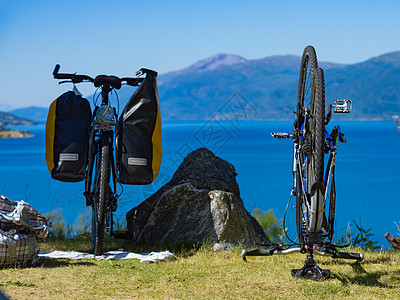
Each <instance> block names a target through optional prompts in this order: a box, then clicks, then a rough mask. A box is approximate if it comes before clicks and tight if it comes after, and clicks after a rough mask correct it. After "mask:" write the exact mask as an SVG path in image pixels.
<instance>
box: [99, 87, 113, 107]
mask: <svg viewBox="0 0 400 300" xmlns="http://www.w3.org/2000/svg"><path fill="white" fill-rule="evenodd" d="M110 92H111V87H110V86H109V85H108V84H104V85H102V86H101V104H102V105H108V94H109V93H110Z"/></svg>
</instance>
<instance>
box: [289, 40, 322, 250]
mask: <svg viewBox="0 0 400 300" xmlns="http://www.w3.org/2000/svg"><path fill="white" fill-rule="evenodd" d="M295 130H296V132H297V134H298V140H297V142H298V144H299V147H298V150H296V151H297V153H296V164H297V167H296V169H297V171H296V225H297V232H298V237H299V241H300V243H302V244H305V243H314V242H317V240H318V232H319V231H320V230H321V226H322V220H323V214H324V210H325V207H324V205H325V204H324V184H323V175H324V174H323V169H324V146H325V143H324V139H325V86H324V74H323V70H322V69H321V68H319V67H318V63H317V57H316V54H315V50H314V48H313V47H312V46H307V47H306V48H305V50H304V53H303V57H302V62H301V67H300V76H299V87H298V99H297V109H296V122H295Z"/></svg>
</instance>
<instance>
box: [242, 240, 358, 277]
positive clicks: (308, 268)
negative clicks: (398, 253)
mask: <svg viewBox="0 0 400 300" xmlns="http://www.w3.org/2000/svg"><path fill="white" fill-rule="evenodd" d="M265 246H269V249H251V250H242V257H243V260H244V261H247V260H246V256H271V255H283V254H290V253H294V252H300V253H307V259H306V261H305V262H304V266H303V267H302V268H300V269H292V271H291V274H292V276H293V277H296V278H301V279H313V280H325V279H328V278H329V276H330V273H331V272H330V270H328V269H321V268H320V267H318V266H317V263H316V261H315V260H314V256H313V254H314V253H315V254H318V255H321V256H330V257H332V258H344V259H355V260H356V261H355V264H358V263H360V262H361V261H362V260H363V259H364V254H362V253H349V252H339V251H337V249H336V247H335V246H333V245H329V246H323V247H321V248H320V249H313V247H312V246H311V247H308V248H305V247H304V246H303V247H292V248H288V249H283V247H282V246H281V245H276V244H271V245H265Z"/></svg>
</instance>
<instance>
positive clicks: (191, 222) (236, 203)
mask: <svg viewBox="0 0 400 300" xmlns="http://www.w3.org/2000/svg"><path fill="white" fill-rule="evenodd" d="M236 175H237V173H236V172H235V168H234V167H233V165H231V164H230V163H229V162H227V161H225V160H223V159H221V158H219V157H217V156H215V155H214V154H213V153H212V152H211V151H209V150H208V149H205V148H200V149H197V150H196V151H193V152H192V153H190V154H189V155H188V156H187V157H186V158H185V159H184V161H183V162H182V164H181V165H180V166H179V167H178V169H177V170H176V172H175V173H174V175H173V177H172V179H171V181H170V182H168V183H167V184H165V185H164V186H163V187H162V188H160V189H159V190H158V191H157V192H156V193H155V194H153V195H152V196H151V197H150V198H148V199H146V200H145V201H143V202H142V203H141V204H140V205H138V206H137V207H135V208H133V209H132V210H130V211H129V212H128V213H127V215H126V219H127V225H128V230H130V231H131V232H132V233H133V237H134V239H135V240H137V241H142V242H146V243H151V244H174V243H180V242H194V243H199V242H203V241H205V240H208V241H211V242H215V243H220V244H224V243H231V244H232V243H233V244H237V243H242V244H244V245H252V244H254V242H255V241H259V242H268V239H267V237H266V236H265V233H264V231H263V229H262V228H261V226H260V225H259V223H258V222H257V221H256V220H255V219H254V218H253V217H252V216H251V215H250V214H249V213H248V212H247V211H246V209H245V208H244V205H243V201H242V199H241V198H240V192H239V186H238V184H237V182H236V179H235V177H236Z"/></svg>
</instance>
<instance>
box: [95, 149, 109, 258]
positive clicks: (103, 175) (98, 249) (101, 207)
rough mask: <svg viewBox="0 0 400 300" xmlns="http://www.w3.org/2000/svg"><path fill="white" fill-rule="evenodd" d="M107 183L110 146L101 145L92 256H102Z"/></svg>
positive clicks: (107, 194)
mask: <svg viewBox="0 0 400 300" xmlns="http://www.w3.org/2000/svg"><path fill="white" fill-rule="evenodd" d="M109 181H110V146H109V145H108V144H107V143H103V144H102V146H101V154H100V178H99V185H98V187H99V191H98V197H96V198H97V200H98V201H96V203H95V205H96V210H95V211H96V213H95V215H94V217H95V218H96V220H95V222H94V223H95V226H96V228H95V236H94V254H95V255H101V254H103V241H104V223H105V203H106V201H107V198H108V197H109Z"/></svg>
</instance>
